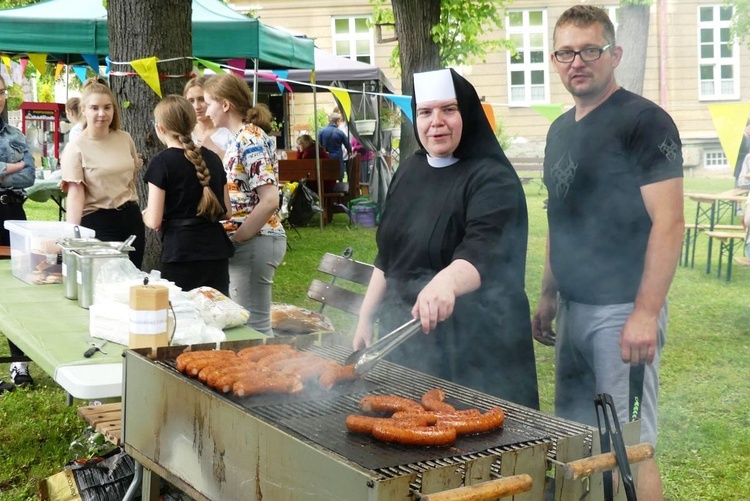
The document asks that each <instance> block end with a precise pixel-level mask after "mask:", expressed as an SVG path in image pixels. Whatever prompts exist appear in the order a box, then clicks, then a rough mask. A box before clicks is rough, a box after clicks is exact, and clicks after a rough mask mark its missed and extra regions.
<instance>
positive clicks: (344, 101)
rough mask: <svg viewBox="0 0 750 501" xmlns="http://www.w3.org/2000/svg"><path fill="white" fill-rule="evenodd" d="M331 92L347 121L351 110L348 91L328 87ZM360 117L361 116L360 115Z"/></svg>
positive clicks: (350, 99)
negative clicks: (339, 104)
mask: <svg viewBox="0 0 750 501" xmlns="http://www.w3.org/2000/svg"><path fill="white" fill-rule="evenodd" d="M330 90H331V94H333V95H334V96H336V99H338V100H339V102H340V103H341V112H342V113H343V114H344V120H346V121H349V119H350V117H351V112H352V98H351V97H349V93H348V92H347V91H345V90H343V89H330ZM360 118H361V117H360Z"/></svg>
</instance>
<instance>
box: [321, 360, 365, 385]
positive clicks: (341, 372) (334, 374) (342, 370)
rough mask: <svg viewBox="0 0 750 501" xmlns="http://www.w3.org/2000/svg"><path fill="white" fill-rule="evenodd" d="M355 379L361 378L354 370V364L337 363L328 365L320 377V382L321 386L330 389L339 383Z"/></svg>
mask: <svg viewBox="0 0 750 501" xmlns="http://www.w3.org/2000/svg"><path fill="white" fill-rule="evenodd" d="M355 379H359V376H358V375H357V374H356V373H355V372H354V364H349V365H339V364H336V365H333V366H330V367H326V369H325V370H324V371H323V373H322V374H321V375H320V378H319V379H318V384H319V385H320V387H321V388H324V389H326V390H330V389H331V388H333V387H334V386H336V385H337V384H339V383H343V382H344V381H354V380H355Z"/></svg>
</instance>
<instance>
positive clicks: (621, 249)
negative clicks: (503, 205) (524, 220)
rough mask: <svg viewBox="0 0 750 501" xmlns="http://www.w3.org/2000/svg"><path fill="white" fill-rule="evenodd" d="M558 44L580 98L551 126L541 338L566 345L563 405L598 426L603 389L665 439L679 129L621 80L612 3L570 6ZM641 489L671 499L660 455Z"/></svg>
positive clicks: (538, 318)
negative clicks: (663, 386) (661, 419)
mask: <svg viewBox="0 0 750 501" xmlns="http://www.w3.org/2000/svg"><path fill="white" fill-rule="evenodd" d="M554 47H555V50H554V52H553V53H552V55H551V62H552V65H553V66H554V67H555V69H556V71H557V73H558V74H559V75H560V80H561V81H562V83H563V85H564V86H565V88H566V89H567V90H568V92H570V94H571V95H572V96H573V101H574V102H575V107H574V108H573V109H571V110H570V111H568V112H566V113H565V114H563V115H562V116H561V117H560V118H558V119H557V120H556V121H555V122H554V123H553V124H552V126H551V127H550V130H549V132H548V134H547V145H546V149H545V158H544V182H545V184H546V185H547V188H548V190H549V205H548V214H547V217H548V220H549V234H548V245H547V261H546V263H547V264H546V266H545V270H544V278H543V282H542V295H541V298H540V301H539V305H538V307H537V310H536V313H535V314H534V317H533V320H532V330H533V334H534V338H535V339H536V340H537V341H539V342H541V343H543V344H546V345H555V346H556V364H555V371H556V373H555V378H556V382H555V383H556V388H555V412H556V413H557V414H558V415H560V416H562V417H565V418H567V419H572V420H575V421H581V422H585V423H587V424H590V425H594V426H595V425H596V423H597V419H596V412H595V407H594V403H593V398H594V396H595V395H596V394H598V393H609V394H610V395H612V397H613V399H614V402H615V407H616V409H617V411H618V412H617V413H618V417H619V420H620V421H621V422H627V421H630V420H632V419H636V418H641V420H642V423H641V441H644V442H650V443H652V444H655V443H656V420H657V398H658V385H659V380H658V377H659V373H658V367H659V360H660V354H661V348H662V346H663V344H664V341H665V331H666V320H667V306H666V305H667V301H666V297H667V292H668V291H669V287H670V284H671V282H672V278H673V276H674V272H675V268H676V266H677V260H678V258H679V254H680V247H681V242H682V232H683V228H684V220H683V193H682V153H681V142H680V137H679V133H678V131H677V128H676V127H675V125H674V122H673V121H672V119H671V118H670V117H669V115H668V114H667V113H666V112H664V110H662V109H661V108H659V107H658V106H657V105H655V104H654V103H652V102H650V101H648V100H646V99H644V98H642V97H640V96H638V95H636V94H633V93H631V92H628V91H626V90H624V89H621V88H620V87H619V85H618V84H617V82H616V81H615V77H614V70H615V68H616V67H617V65H618V64H619V63H620V60H621V58H622V48H621V47H618V46H617V45H616V43H615V31H614V27H613V25H612V22H611V21H610V20H609V18H608V17H607V14H606V12H605V11H604V10H602V9H600V8H598V7H594V6H590V5H576V6H574V7H571V8H570V9H568V10H567V11H565V12H564V13H563V14H562V16H561V17H560V18H559V19H558V21H557V24H556V26H555V30H554ZM553 320H555V321H556V325H555V326H556V328H557V335H555V333H554V331H553V330H552V322H553ZM637 495H638V499H639V500H641V501H643V500H661V499H662V498H663V494H662V484H661V478H660V476H659V470H658V467H657V465H656V462H655V461H654V460H653V459H651V460H648V461H646V462H643V463H641V464H640V465H639V482H638V490H637Z"/></svg>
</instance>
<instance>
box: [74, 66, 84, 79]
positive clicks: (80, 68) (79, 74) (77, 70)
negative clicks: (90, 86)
mask: <svg viewBox="0 0 750 501" xmlns="http://www.w3.org/2000/svg"><path fill="white" fill-rule="evenodd" d="M73 71H75V73H76V76H77V77H78V79H79V80H80V81H81V83H84V82H86V67H85V66H73Z"/></svg>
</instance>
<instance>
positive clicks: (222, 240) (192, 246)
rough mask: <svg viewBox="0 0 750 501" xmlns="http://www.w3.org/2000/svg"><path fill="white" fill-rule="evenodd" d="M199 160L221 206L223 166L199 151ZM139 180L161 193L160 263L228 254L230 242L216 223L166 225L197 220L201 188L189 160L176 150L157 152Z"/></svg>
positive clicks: (224, 180) (210, 154)
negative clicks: (162, 244) (204, 164)
mask: <svg viewBox="0 0 750 501" xmlns="http://www.w3.org/2000/svg"><path fill="white" fill-rule="evenodd" d="M201 153H202V155H203V159H204V160H205V162H206V166H207V167H208V171H209V173H210V174H211V180H210V181H209V187H210V188H211V191H213V192H214V194H215V195H216V197H217V198H218V199H219V202H221V205H222V207H223V206H224V186H225V185H226V184H227V175H226V173H225V172H224V165H223V164H222V162H221V159H220V158H219V156H218V155H216V153H214V152H212V151H211V150H208V149H206V148H201ZM143 178H144V179H145V181H146V182H148V183H151V184H153V185H155V186H157V187H159V188H161V189H163V190H164V191H165V198H164V221H165V223H164V226H163V231H162V240H163V242H164V248H163V250H162V256H161V260H162V262H164V263H174V262H182V261H203V260H214V259H227V258H229V257H230V255H231V242H229V240H228V238H227V236H226V232H225V231H224V228H223V227H222V225H221V224H220V223H218V222H209V221H208V220H206V221H205V223H201V224H190V225H187V226H180V225H177V224H175V225H170V224H169V222H170V221H176V220H181V219H183V220H184V219H192V218H196V217H198V216H197V214H196V212H197V211H198V202H199V201H200V199H201V196H202V194H203V187H202V186H201V184H200V181H198V175H197V173H196V170H195V165H193V163H192V162H190V160H188V159H187V158H185V152H184V150H182V149H179V148H167V149H166V150H164V151H161V152H159V153H157V154H156V155H155V156H154V157H153V158H152V159H151V162H149V164H148V169H147V170H146V173H145V174H144V176H143Z"/></svg>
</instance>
